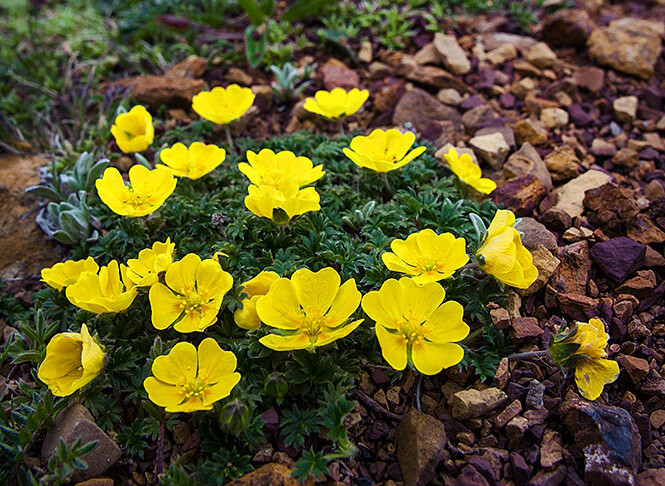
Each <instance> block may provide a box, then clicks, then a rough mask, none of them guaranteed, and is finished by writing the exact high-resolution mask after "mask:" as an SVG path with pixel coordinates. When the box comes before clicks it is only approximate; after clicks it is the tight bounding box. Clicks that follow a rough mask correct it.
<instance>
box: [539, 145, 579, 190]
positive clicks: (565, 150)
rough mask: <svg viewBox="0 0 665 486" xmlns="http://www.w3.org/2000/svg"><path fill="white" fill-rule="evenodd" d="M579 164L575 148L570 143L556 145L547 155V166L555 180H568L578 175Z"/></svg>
mask: <svg viewBox="0 0 665 486" xmlns="http://www.w3.org/2000/svg"><path fill="white" fill-rule="evenodd" d="M579 165H580V164H579V159H578V158H577V155H575V149H573V148H572V147H571V146H569V145H561V146H558V147H554V151H552V152H551V153H549V154H547V156H546V157H545V166H546V167H547V169H548V170H549V172H550V174H551V176H552V180H553V181H554V182H562V181H567V180H569V179H573V178H575V177H577V175H578V173H579Z"/></svg>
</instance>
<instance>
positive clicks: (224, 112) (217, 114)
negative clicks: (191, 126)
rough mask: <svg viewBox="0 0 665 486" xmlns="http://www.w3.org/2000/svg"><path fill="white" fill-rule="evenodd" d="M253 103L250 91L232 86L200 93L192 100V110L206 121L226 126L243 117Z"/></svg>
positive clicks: (235, 85) (252, 95)
mask: <svg viewBox="0 0 665 486" xmlns="http://www.w3.org/2000/svg"><path fill="white" fill-rule="evenodd" d="M253 103H254V93H252V90H251V89H249V88H241V87H240V86H238V85H237V84H232V85H230V86H229V87H227V88H221V87H217V88H213V89H212V90H211V91H201V92H200V93H199V94H197V95H196V96H194V98H192V109H193V110H194V111H195V112H196V113H198V114H199V115H200V116H201V117H202V118H205V119H206V120H210V121H211V122H213V123H217V124H219V125H226V124H228V123H231V122H232V121H233V120H235V119H236V118H240V117H241V116H243V115H244V114H245V112H246V111H247V110H249V108H250V106H252V104H253Z"/></svg>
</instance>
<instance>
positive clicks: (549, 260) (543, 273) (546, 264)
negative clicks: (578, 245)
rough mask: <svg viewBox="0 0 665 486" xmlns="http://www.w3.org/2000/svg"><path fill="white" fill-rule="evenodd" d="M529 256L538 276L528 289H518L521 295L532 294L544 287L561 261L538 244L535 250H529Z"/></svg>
mask: <svg viewBox="0 0 665 486" xmlns="http://www.w3.org/2000/svg"><path fill="white" fill-rule="evenodd" d="M531 256H532V257H533V264H534V265H535V266H536V268H537V269H538V277H537V278H536V281H535V282H533V283H532V284H531V286H530V287H529V288H528V289H525V290H521V289H520V290H518V292H519V294H520V295H521V296H528V295H533V294H535V293H537V292H538V291H539V290H540V289H542V288H543V287H545V285H546V284H547V282H548V281H549V280H550V277H551V276H552V275H553V274H554V272H555V271H556V269H557V268H558V267H559V264H560V263H561V261H560V260H559V259H558V258H556V257H555V256H554V255H552V252H551V251H550V250H548V249H547V248H545V247H544V246H539V247H538V248H536V249H535V250H531Z"/></svg>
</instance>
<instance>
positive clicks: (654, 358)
mask: <svg viewBox="0 0 665 486" xmlns="http://www.w3.org/2000/svg"><path fill="white" fill-rule="evenodd" d="M577 3H578V5H577V7H576V8H572V9H567V10H562V11H559V12H557V13H555V14H552V15H550V16H548V17H546V18H544V19H543V22H542V24H541V26H539V27H538V28H537V30H536V31H535V32H534V34H533V36H524V35H516V34H514V33H511V31H512V30H513V29H512V28H511V26H510V23H509V22H508V21H507V20H506V19H505V18H503V17H501V16H494V17H490V18H473V19H469V20H466V21H460V22H459V24H458V25H457V27H456V28H455V29H442V32H444V31H445V32H446V33H445V34H443V33H437V34H436V35H430V34H427V33H424V32H423V33H422V34H421V35H418V36H417V37H416V38H414V39H412V42H411V43H410V45H409V47H408V48H407V49H406V50H405V51H404V52H386V51H383V50H380V49H376V48H375V46H374V45H372V44H371V43H362V44H359V45H357V46H350V47H352V48H354V49H355V50H356V52H357V54H358V58H359V60H360V63H359V65H358V66H352V65H350V64H347V63H345V62H343V61H342V60H340V59H335V58H330V57H329V56H326V55H323V54H315V55H312V56H311V59H305V60H309V61H316V62H318V63H319V69H318V71H317V82H316V85H317V87H319V88H320V87H325V88H332V87H335V86H342V87H345V88H350V87H356V86H358V87H363V88H367V89H369V90H370V91H371V96H370V104H371V106H369V107H368V108H367V109H366V110H365V111H364V112H363V113H361V114H359V115H357V116H356V117H355V118H353V119H352V120H351V122H350V125H349V129H357V128H359V129H362V130H367V129H369V128H372V127H383V126H394V125H408V126H409V127H412V128H414V129H415V130H417V131H418V132H419V133H420V134H421V136H422V137H424V138H426V139H428V140H430V141H432V142H433V143H434V144H435V145H436V147H437V148H439V152H438V154H439V155H440V158H441V159H443V156H442V154H443V153H444V152H446V151H447V150H448V148H450V147H451V146H455V147H458V148H459V147H462V148H465V147H466V148H471V149H473V151H474V154H475V155H474V156H477V157H478V159H479V162H480V163H481V165H482V166H483V167H484V172H485V173H486V174H487V175H488V176H490V177H492V178H493V179H495V180H496V181H497V183H498V184H499V187H498V188H497V190H496V191H495V192H494V193H493V194H492V195H491V198H492V199H493V200H494V201H495V202H497V203H500V204H503V205H505V206H506V207H508V208H510V209H512V210H513V211H515V213H516V214H518V215H519V216H521V217H522V218H523V219H522V222H521V223H520V226H519V227H518V229H520V230H521V231H522V232H523V233H524V243H525V245H526V246H527V248H528V249H529V250H530V251H531V252H532V254H533V256H534V261H535V264H536V266H537V267H538V268H539V271H540V277H539V279H538V281H537V282H536V284H535V285H534V286H533V287H532V288H530V289H528V290H527V291H523V292H520V293H513V294H512V295H511V297H510V299H509V305H506V306H505V308H500V307H498V306H495V308H493V309H492V310H491V314H492V319H493V322H494V325H496V326H497V327H499V328H502V329H506V330H508V331H509V332H510V334H511V335H512V337H513V338H514V340H515V342H516V343H517V344H518V348H519V350H520V351H530V350H536V349H544V348H545V347H546V344H547V343H548V341H549V338H550V335H551V332H552V330H553V328H554V326H556V325H558V324H560V323H561V322H562V320H563V319H565V320H567V321H574V320H583V321H588V319H589V318H591V317H600V318H602V319H603V320H604V321H605V323H607V324H608V326H609V331H610V336H611V337H610V343H611V344H610V348H609V352H610V357H611V358H612V359H616V360H617V361H618V362H619V364H620V368H621V374H620V377H619V379H618V380H617V381H616V382H615V383H614V384H612V385H609V386H607V387H606V388H605V393H604V394H603V395H602V397H601V398H600V399H599V400H597V401H596V402H588V401H586V400H583V399H581V398H580V397H579V394H578V392H577V389H576V387H575V384H574V380H573V379H572V377H571V376H567V375H566V374H564V372H563V371H562V370H560V369H559V368H558V367H556V366H555V365H554V364H553V363H552V362H551V361H550V360H549V359H548V358H542V357H541V358H534V359H531V360H519V361H510V362H509V361H508V360H507V359H504V360H503V361H502V362H501V363H500V365H499V369H498V373H497V375H496V377H495V378H494V379H493V380H491V381H489V382H485V383H482V382H480V381H479V380H478V379H477V377H476V376H475V375H474V373H473V370H467V371H466V372H463V373H459V372H456V371H448V372H445V373H442V374H441V375H440V376H436V377H433V378H426V379H425V380H424V383H423V396H422V412H418V411H417V410H416V408H415V398H414V396H415V386H416V376H415V375H414V374H412V373H405V374H404V377H403V379H402V380H401V381H400V382H399V383H397V384H395V383H391V381H390V379H389V378H388V376H387V375H386V373H385V372H384V370H383V369H382V368H381V367H375V368H370V369H366V370H364V371H363V373H362V376H361V380H360V382H359V384H358V389H357V401H358V404H357V406H356V410H355V411H354V412H353V413H352V414H351V415H350V417H349V422H348V427H349V430H350V432H351V435H352V437H353V440H354V442H355V443H356V444H357V445H358V448H359V453H358V455H357V456H356V457H355V458H354V459H353V460H347V461H343V462H337V463H334V464H333V466H332V467H331V474H330V478H328V479H327V482H328V484H340V485H341V484H344V485H347V484H348V485H351V484H357V485H372V484H383V485H385V486H395V485H401V484H404V485H406V486H412V485H425V484H432V485H446V486H453V485H459V486H467V485H469V486H470V485H479V486H482V485H494V484H502V485H506V486H509V485H516V486H526V485H531V486H557V485H583V484H591V485H594V486H601V485H617V486H619V485H639V486H655V485H663V484H665V379H664V378H663V375H665V351H664V349H665V318H664V309H665V258H664V256H663V250H664V243H665V177H664V175H665V158H664V153H665V142H664V141H663V138H662V135H663V132H664V131H665V114H664V110H665V81H664V80H665V77H664V76H663V74H664V73H665V63H664V62H663V61H664V59H663V50H662V40H663V36H664V35H665V24H664V23H663V20H665V5H662V2H656V3H654V4H650V3H638V2H620V3H616V4H610V3H605V2H603V1H602V0H584V1H580V2H577ZM229 83H239V84H241V85H246V86H251V87H252V89H253V90H254V91H255V93H256V94H257V102H256V104H255V107H254V108H253V109H252V110H253V113H252V114H251V115H250V116H248V117H247V118H246V119H245V120H244V123H243V124H242V125H239V126H236V127H235V128H234V130H236V131H237V132H238V134H239V135H243V134H244V135H249V136H256V137H261V136H270V135H273V134H279V133H284V132H292V131H295V130H298V129H302V128H307V129H312V130H317V131H330V132H331V133H333V132H334V131H335V130H336V128H335V127H333V126H332V125H328V124H326V122H323V121H321V120H319V119H316V118H314V117H312V116H311V115H310V114H309V113H307V112H305V111H304V110H303V108H302V102H300V103H298V104H297V105H296V106H295V107H293V108H289V107H288V106H280V105H276V102H275V101H274V100H273V98H272V95H271V89H270V87H269V84H268V83H269V80H268V79H267V78H266V77H265V76H264V75H262V74H258V73H254V72H249V71H244V70H241V69H240V68H237V67H231V68H228V69H226V68H224V67H221V66H214V65H211V66H208V65H207V63H206V61H205V60H203V59H200V58H196V57H191V58H189V59H187V60H186V61H184V62H183V63H180V64H178V65H177V66H175V67H174V68H172V69H171V70H170V71H169V72H167V73H165V74H164V75H163V76H147V77H141V78H132V79H129V78H125V79H121V80H118V81H109V82H108V83H107V84H106V85H105V86H104V87H103V89H105V90H106V89H129V90H132V91H133V94H134V96H135V97H136V98H137V99H138V101H140V102H144V103H147V104H150V105H161V104H167V105H168V106H170V112H169V113H170V115H171V116H172V117H173V119H172V120H171V121H169V122H168V123H167V125H166V126H162V127H157V129H158V130H166V129H169V128H171V127H172V126H173V125H175V124H178V123H188V122H189V121H190V120H191V119H194V118H195V116H193V115H192V113H190V112H188V111H187V107H188V106H189V100H191V97H192V96H193V95H194V94H195V93H197V92H198V91H201V90H202V89H204V88H205V87H212V86H215V85H219V84H229ZM221 140H222V134H220V141H221ZM3 214H4V212H3ZM3 217H5V216H3ZM9 224H12V223H9ZM7 227H8V225H5V224H4V222H3V228H7ZM28 241H32V240H30V239H28ZM45 244H46V243H43V242H42V243H41V245H45ZM7 248H9V247H7ZM5 251H6V250H5V247H4V246H3V252H5ZM7 251H8V250H7ZM47 253H52V252H47ZM38 254H41V253H38ZM3 258H4V255H3ZM11 258H16V257H10V259H11ZM20 270H21V272H23V271H24V269H23V268H21V269H20ZM265 419H266V422H267V426H268V427H269V428H270V427H272V429H270V430H276V429H277V427H276V425H277V424H278V421H279V417H278V416H277V414H276V413H275V412H274V411H272V412H270V413H269V414H267V415H266V417H265ZM93 425H94V424H93ZM167 435H168V434H167ZM178 435H179V436H178V437H175V434H174V436H173V437H170V436H169V437H167V441H168V442H169V447H172V448H173V450H177V451H180V452H184V451H187V450H191V449H195V448H196V446H197V436H196V433H195V432H193V433H190V431H189V430H183V431H181V432H179V433H178ZM110 450H111V451H112V453H113V454H114V455H117V454H116V451H115V450H113V449H112V448H110ZM294 457H296V453H295V451H293V450H289V449H286V448H284V447H280V445H279V444H277V443H275V444H273V445H272V446H270V447H268V448H267V449H266V450H263V451H261V452H260V453H259V454H257V455H256V457H254V465H255V466H256V467H257V470H256V471H254V472H252V473H250V474H248V475H246V476H244V477H242V478H240V479H239V480H237V481H235V482H233V483H231V484H235V485H250V484H251V485H259V484H261V485H263V484H265V485H268V484H271V485H278V484H295V482H294V480H293V479H291V478H290V476H289V474H290V471H291V468H292V467H293V459H294ZM116 458H117V457H116ZM133 474H134V478H135V480H136V482H137V483H138V484H145V481H146V480H149V478H148V477H147V476H145V475H143V474H141V473H140V471H136V472H133ZM86 484H88V483H86ZM95 484H102V483H95Z"/></svg>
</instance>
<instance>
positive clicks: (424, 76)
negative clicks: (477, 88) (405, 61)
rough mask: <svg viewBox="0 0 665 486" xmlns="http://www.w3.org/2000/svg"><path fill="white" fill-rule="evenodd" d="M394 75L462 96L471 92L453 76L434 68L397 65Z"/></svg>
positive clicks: (416, 65)
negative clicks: (450, 90) (455, 92)
mask: <svg viewBox="0 0 665 486" xmlns="http://www.w3.org/2000/svg"><path fill="white" fill-rule="evenodd" d="M395 74H397V75H399V76H404V77H406V78H407V79H408V80H410V81H414V82H416V83H422V84H427V85H429V86H433V87H435V88H439V89H444V88H453V89H456V90H457V91H459V92H460V93H462V94H466V93H471V92H473V89H471V88H470V87H469V86H467V85H466V84H464V82H463V81H461V80H460V79H459V78H457V77H456V76H455V75H453V74H450V73H449V72H448V71H445V70H443V69H441V68H438V67H435V66H420V65H418V64H413V65H399V66H397V67H396V68H395Z"/></svg>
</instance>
